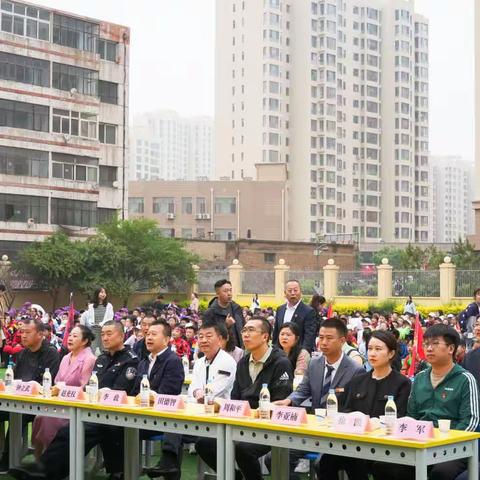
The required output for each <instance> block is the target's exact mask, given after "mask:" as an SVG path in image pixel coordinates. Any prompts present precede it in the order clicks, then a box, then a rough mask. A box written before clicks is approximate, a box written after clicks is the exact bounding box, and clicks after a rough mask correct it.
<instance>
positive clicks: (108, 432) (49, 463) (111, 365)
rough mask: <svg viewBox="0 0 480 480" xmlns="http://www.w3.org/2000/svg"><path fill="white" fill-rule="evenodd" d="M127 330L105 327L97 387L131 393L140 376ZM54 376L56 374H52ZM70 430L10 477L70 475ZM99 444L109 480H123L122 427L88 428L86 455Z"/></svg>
mask: <svg viewBox="0 0 480 480" xmlns="http://www.w3.org/2000/svg"><path fill="white" fill-rule="evenodd" d="M123 338H124V331H123V325H122V323H121V322H115V321H109V322H106V323H104V324H103V326H102V344H103V347H104V349H105V350H106V351H104V352H103V353H102V355H100V356H99V357H98V358H97V361H96V362H95V366H94V367H93V370H94V371H96V372H97V377H98V386H99V388H100V389H102V388H110V389H112V390H124V391H126V392H127V394H131V392H132V389H133V386H134V384H135V379H136V376H137V367H138V357H137V356H136V355H135V354H134V353H133V351H132V350H131V349H130V348H128V347H125V346H124V345H123ZM52 376H53V375H52ZM69 444H70V429H69V428H68V426H67V427H63V428H61V429H60V430H59V431H58V433H57V435H56V437H55V438H54V439H53V441H52V443H51V444H50V445H49V446H48V448H47V449H46V450H45V452H43V454H42V456H41V457H40V460H39V461H38V462H37V463H35V464H33V465H30V466H28V467H19V468H14V469H11V470H10V471H9V474H10V475H11V476H13V477H14V478H17V479H21V480H31V479H32V480H33V479H35V478H42V479H43V478H48V479H49V480H62V479H64V478H65V477H67V476H68V471H69V463H70V458H69V455H68V450H69ZM96 445H100V446H101V447H102V451H103V458H104V461H105V470H106V471H107V473H108V474H109V475H110V476H109V479H110V480H117V479H121V478H123V457H124V444H123V428H122V427H114V426H109V425H100V424H91V423H87V424H86V425H85V454H87V453H88V452H89V451H90V450H91V449H92V448H93V447H95V446H96Z"/></svg>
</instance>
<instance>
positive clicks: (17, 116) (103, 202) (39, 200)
mask: <svg viewBox="0 0 480 480" xmlns="http://www.w3.org/2000/svg"><path fill="white" fill-rule="evenodd" d="M129 35H130V32H129V29H128V28H127V27H123V26H119V25H115V24H112V23H108V22H104V21H100V20H94V19H90V18H86V17H79V16H78V15H72V14H70V13H65V12H61V11H57V10H52V9H47V8H41V7H38V6H37V5H33V4H29V3H25V2H21V3H20V2H12V1H2V2H1V5H0V126H1V127H2V128H1V129H0V185H1V187H2V188H1V193H0V232H1V237H0V238H1V240H0V253H1V254H3V253H8V254H15V252H16V250H18V248H19V247H21V246H22V245H25V244H26V243H28V242H32V241H37V240H41V239H43V238H45V236H48V235H50V234H52V233H53V232H54V231H56V230H59V229H60V230H62V231H64V232H67V233H68V234H69V235H71V236H74V237H85V236H88V235H91V234H93V233H94V232H95V229H94V228H95V226H96V225H97V224H98V223H100V222H103V221H105V220H107V219H109V218H110V217H111V216H112V215H113V214H114V213H115V212H122V209H123V212H126V211H127V206H128V195H127V192H126V187H127V179H128V177H126V174H125V167H126V165H127V164H128V155H127V144H126V142H125V141H124V139H125V135H124V133H125V131H126V130H125V129H126V125H125V123H126V119H128V55H129ZM124 180H125V181H124Z"/></svg>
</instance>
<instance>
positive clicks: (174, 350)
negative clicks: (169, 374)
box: [170, 343, 177, 353]
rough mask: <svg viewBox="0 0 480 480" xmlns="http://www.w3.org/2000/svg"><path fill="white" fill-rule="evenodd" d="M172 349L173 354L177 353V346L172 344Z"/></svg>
mask: <svg viewBox="0 0 480 480" xmlns="http://www.w3.org/2000/svg"><path fill="white" fill-rule="evenodd" d="M170 348H171V349H172V352H173V353H177V346H176V345H175V344H174V343H172V346H171V347H170Z"/></svg>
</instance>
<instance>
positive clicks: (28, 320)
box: [22, 317, 44, 332]
mask: <svg viewBox="0 0 480 480" xmlns="http://www.w3.org/2000/svg"><path fill="white" fill-rule="evenodd" d="M22 322H23V324H24V325H35V330H36V331H37V332H43V326H44V324H43V323H42V322H41V321H40V320H35V319H33V318H29V317H27V318H25V319H22Z"/></svg>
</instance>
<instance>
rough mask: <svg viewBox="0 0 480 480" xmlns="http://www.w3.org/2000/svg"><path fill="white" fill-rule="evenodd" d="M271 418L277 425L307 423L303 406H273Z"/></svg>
mask: <svg viewBox="0 0 480 480" xmlns="http://www.w3.org/2000/svg"><path fill="white" fill-rule="evenodd" d="M271 420H272V423H276V424H278V425H301V424H302V423H307V412H306V410H305V409H304V408H303V407H280V406H275V407H273V410H272V419H271Z"/></svg>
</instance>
